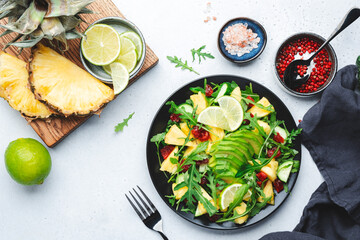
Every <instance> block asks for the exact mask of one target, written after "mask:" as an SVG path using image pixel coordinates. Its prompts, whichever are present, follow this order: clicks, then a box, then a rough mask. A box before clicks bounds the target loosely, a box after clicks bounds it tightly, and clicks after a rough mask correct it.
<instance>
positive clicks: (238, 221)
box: [234, 202, 249, 224]
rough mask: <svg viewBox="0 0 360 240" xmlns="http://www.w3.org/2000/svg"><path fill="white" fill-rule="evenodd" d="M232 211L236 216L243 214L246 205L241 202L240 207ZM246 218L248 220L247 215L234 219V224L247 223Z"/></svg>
mask: <svg viewBox="0 0 360 240" xmlns="http://www.w3.org/2000/svg"><path fill="white" fill-rule="evenodd" d="M234 211H236V212H237V213H238V214H243V213H244V212H245V211H246V203H244V202H242V203H241V204H240V206H237V207H236V208H234ZM248 218H249V215H245V216H242V217H239V218H236V219H235V220H234V222H235V223H236V224H243V223H244V222H246V221H247V219H248Z"/></svg>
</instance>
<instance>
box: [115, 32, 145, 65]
mask: <svg viewBox="0 0 360 240" xmlns="http://www.w3.org/2000/svg"><path fill="white" fill-rule="evenodd" d="M122 36H124V37H127V38H129V39H130V40H131V41H133V42H134V44H135V46H136V51H137V53H138V57H137V60H139V59H140V58H141V56H142V52H143V43H142V41H141V38H140V36H139V35H138V34H136V33H134V32H130V31H129V32H124V33H122V34H121V35H120V37H122Z"/></svg>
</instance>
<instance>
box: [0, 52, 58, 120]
mask: <svg viewBox="0 0 360 240" xmlns="http://www.w3.org/2000/svg"><path fill="white" fill-rule="evenodd" d="M28 78H29V74H28V71H27V69H26V63H25V62H24V61H22V60H20V59H18V58H16V57H14V56H12V55H10V54H7V53H5V52H2V51H1V52H0V97H2V98H4V99H5V100H6V101H7V102H8V103H9V105H10V106H11V107H12V108H13V109H15V110H17V111H19V112H20V113H21V114H22V115H23V116H25V117H27V118H28V119H30V120H32V119H37V118H42V119H46V118H48V117H50V116H51V115H52V114H53V112H52V111H50V110H49V109H48V108H47V107H46V106H45V105H44V104H42V103H41V102H39V101H38V100H36V99H35V96H34V94H33V93H32V92H31V90H30V88H29V86H28V85H29V84H28Z"/></svg>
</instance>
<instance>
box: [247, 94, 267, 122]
mask: <svg viewBox="0 0 360 240" xmlns="http://www.w3.org/2000/svg"><path fill="white" fill-rule="evenodd" d="M257 103H258V104H261V105H263V106H264V107H268V106H270V105H271V104H270V102H269V100H267V98H265V97H263V98H261V99H260V100H259V101H258V102H257ZM247 112H249V113H252V114H253V115H254V116H255V115H257V117H258V118H261V117H265V116H267V115H269V113H270V111H268V110H265V109H262V108H259V107H257V106H252V107H251V108H250V109H249V110H248V111H247Z"/></svg>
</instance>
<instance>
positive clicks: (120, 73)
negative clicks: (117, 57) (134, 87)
mask: <svg viewBox="0 0 360 240" xmlns="http://www.w3.org/2000/svg"><path fill="white" fill-rule="evenodd" d="M110 70H111V78H112V81H113V86H114V94H119V93H121V92H122V91H123V90H124V89H125V88H126V86H127V85H128V83H129V72H128V71H127V69H126V67H125V66H124V65H122V64H121V63H119V62H113V63H111V64H110Z"/></svg>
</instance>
